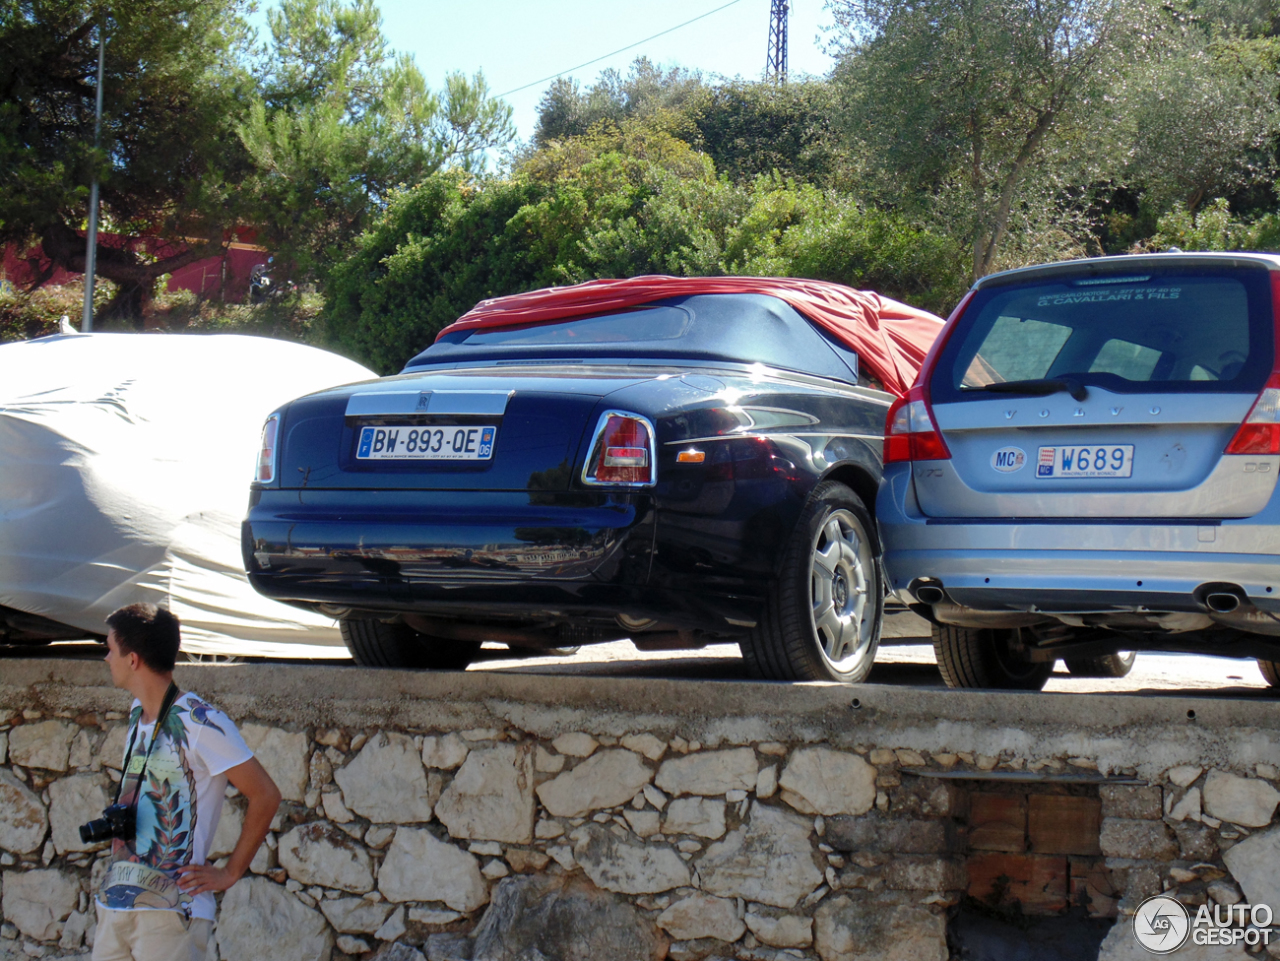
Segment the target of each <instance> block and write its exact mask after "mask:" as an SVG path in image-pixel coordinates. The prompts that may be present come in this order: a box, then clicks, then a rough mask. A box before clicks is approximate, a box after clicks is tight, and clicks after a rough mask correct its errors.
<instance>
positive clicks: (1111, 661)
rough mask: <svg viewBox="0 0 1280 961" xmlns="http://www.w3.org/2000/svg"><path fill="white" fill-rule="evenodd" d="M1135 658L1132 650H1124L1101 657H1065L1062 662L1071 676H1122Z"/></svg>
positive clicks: (1129, 669)
mask: <svg viewBox="0 0 1280 961" xmlns="http://www.w3.org/2000/svg"><path fill="white" fill-rule="evenodd" d="M1137 659H1138V655H1137V654H1135V653H1134V652H1133V651H1124V652H1122V653H1116V654H1106V655H1103V656H1102V657H1066V658H1063V660H1062V663H1064V664H1066V665H1067V670H1068V671H1070V672H1071V676H1072V677H1124V676H1126V675H1127V674H1128V673H1129V672H1130V671H1132V670H1133V662H1134V661H1136V660H1137Z"/></svg>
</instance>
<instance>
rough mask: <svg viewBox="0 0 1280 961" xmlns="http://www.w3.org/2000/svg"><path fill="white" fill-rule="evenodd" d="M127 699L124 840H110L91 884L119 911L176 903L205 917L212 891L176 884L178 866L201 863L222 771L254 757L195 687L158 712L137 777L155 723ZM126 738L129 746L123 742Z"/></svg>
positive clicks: (218, 807)
mask: <svg viewBox="0 0 1280 961" xmlns="http://www.w3.org/2000/svg"><path fill="white" fill-rule="evenodd" d="M141 721H142V705H141V704H140V703H139V702H138V701H134V702H133V708H132V710H131V711H130V712H129V733H128V735H127V736H126V737H125V744H126V748H125V750H126V754H127V755H128V758H129V760H128V765H129V769H128V770H127V771H126V772H125V773H124V782H123V785H122V787H121V790H120V803H121V804H125V805H132V804H134V802H135V799H136V802H137V808H136V810H137V830H136V832H135V835H134V838H133V840H131V841H124V840H122V839H120V838H116V839H115V840H114V841H112V842H111V843H112V848H111V854H112V858H113V861H112V864H111V868H110V869H109V870H108V871H107V874H106V876H105V877H104V878H103V881H102V887H101V888H100V889H99V891H98V903H99V904H101V905H102V906H103V907H107V908H115V909H117V910H125V911H139V910H161V911H165V910H167V911H183V912H185V913H186V914H187V915H188V916H189V917H192V918H205V919H207V920H210V921H212V920H213V916H214V911H215V908H216V904H215V902H214V899H213V894H212V893H210V892H207V891H206V892H205V893H203V894H197V895H195V896H194V897H193V896H192V895H190V894H187V893H186V892H184V891H182V890H181V889H180V888H179V887H178V876H179V875H178V869H179V868H181V867H183V866H185V865H188V864H204V863H205V857H206V855H208V853H209V844H210V842H211V841H212V840H213V834H214V832H215V831H216V830H217V828H218V818H219V817H220V816H221V814H222V801H223V798H224V797H225V796H226V791H227V775H226V772H227V771H229V770H230V769H231V768H233V767H235V766H236V765H238V764H243V763H244V762H245V761H247V760H249V759H250V758H251V757H253V752H252V751H250V750H249V748H248V747H247V746H246V745H245V743H244V739H243V738H241V737H240V732H239V731H237V730H236V727H235V725H234V724H232V723H231V720H230V719H229V718H228V717H227V716H226V715H225V714H223V713H222V712H221V711H219V710H217V709H216V708H213V707H210V706H209V705H208V704H206V703H205V702H204V701H202V700H200V698H199V697H197V696H196V695H194V694H183V695H182V696H181V697H179V698H178V699H177V700H176V701H174V703H173V707H172V708H170V709H169V713H168V715H167V716H166V717H165V721H164V725H163V727H162V728H161V730H160V733H159V734H158V735H156V742H155V745H154V746H153V747H151V757H150V759H149V760H147V761H146V775H145V780H144V781H143V783H141V784H139V777H140V776H141V775H142V768H143V761H144V759H146V758H147V748H148V747H149V746H151V739H152V736H153V735H155V723H154V722H152V723H151V724H142V723H141ZM130 743H132V744H133V752H132V754H128V747H127V745H128V744H130Z"/></svg>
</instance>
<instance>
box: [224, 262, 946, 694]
mask: <svg viewBox="0 0 1280 961" xmlns="http://www.w3.org/2000/svg"><path fill="white" fill-rule="evenodd" d="M941 325H942V321H941V320H939V319H938V318H936V317H934V316H933V315H931V314H925V313H923V312H921V311H917V310H914V309H912V308H909V307H905V306H904V305H902V304H897V303H895V302H893V301H890V300H887V299H885V298H881V297H879V296H877V295H875V294H871V293H866V292H861V291H854V290H851V289H849V288H847V287H841V286H838V285H835V284H823V283H816V282H812V281H793V280H792V281H789V280H779V279H767V278H704V279H682V278H662V277H644V278H633V279H632V280H624V281H595V282H592V283H590V284H584V285H579V286H577V287H568V288H553V289H551V290H548V291H535V292H533V293H531V294H520V295H515V296H513V297H507V298H498V299H495V300H491V301H485V302H482V303H481V304H480V305H478V306H477V308H476V309H475V310H473V311H472V312H471V313H469V314H467V315H466V316H465V317H464V318H462V319H461V320H460V321H459V322H457V323H455V324H454V325H452V326H450V327H448V328H446V329H445V330H444V331H443V332H442V333H441V335H440V337H439V338H438V339H437V340H436V342H435V343H434V344H433V345H431V346H430V347H429V348H427V349H426V350H425V351H423V352H422V353H421V354H419V355H418V356H417V357H414V358H413V359H412V360H410V361H409V363H408V365H407V366H406V367H405V368H404V370H403V372H402V373H400V374H399V375H396V376H392V377H384V378H382V379H379V380H375V381H367V382H364V383H358V384H352V385H348V386H346V387H342V388H338V389H333V390H326V391H322V392H320V393H316V394H310V395H308V396H306V397H301V398H299V399H297V400H294V401H292V402H291V403H289V404H287V405H285V406H284V407H282V408H280V409H279V410H278V411H276V412H275V413H274V414H272V415H271V418H270V420H269V421H268V422H267V425H266V428H265V430H264V434H263V443H262V451H261V456H260V461H259V465H258V475H257V478H256V480H255V481H254V483H253V488H252V495H251V501H250V509H249V515H248V517H247V519H246V520H245V523H244V532H243V550H244V561H245V565H246V568H247V570H248V574H249V579H250V581H251V583H252V584H253V586H254V587H255V588H256V589H257V590H258V591H260V592H261V593H263V594H265V595H267V596H269V597H273V598H277V599H279V600H281V601H285V602H288V603H291V604H295V605H298V606H300V607H305V608H309V609H313V610H318V611H321V612H324V613H327V614H329V615H330V616H333V617H336V618H338V619H339V621H340V622H341V627H342V634H343V637H344V639H345V640H346V642H347V645H348V647H349V648H350V649H351V653H352V655H353V656H354V657H355V659H356V661H357V662H358V663H361V664H366V665H383V666H399V667H436V668H448V667H453V668H458V667H462V666H465V665H466V664H467V663H468V662H469V661H470V660H471V659H472V658H473V657H474V656H475V654H476V652H477V650H478V649H479V647H480V644H481V643H482V642H484V641H497V642H502V643H506V644H508V645H511V646H513V647H522V648H562V647H566V646H573V645H580V644H587V643H593V642H600V641H611V640H617V639H620V638H630V639H631V640H632V641H633V643H635V645H636V646H637V647H638V648H641V649H644V650H649V649H659V648H681V647H689V648H694V647H700V646H703V645H705V644H707V643H709V642H722V641H736V642H737V643H738V644H739V645H740V647H741V649H742V652H743V655H744V656H745V658H746V661H747V664H748V665H749V667H750V669H751V671H752V673H753V674H754V675H756V676H759V677H766V678H777V679H816V680H835V681H846V682H852V681H859V680H862V679H863V678H864V677H865V676H866V674H867V672H868V671H869V670H870V668H871V664H872V661H873V660H874V658H875V652H876V645H877V643H878V641H879V634H880V626H881V619H882V614H883V606H884V587H883V581H882V576H881V568H880V545H879V542H878V540H877V537H876V529H875V520H874V518H873V516H872V514H871V508H873V506H874V503H875V496H876V487H877V484H878V483H879V480H880V472H881V448H882V442H883V432H884V421H885V414H886V412H887V410H888V408H889V405H890V404H891V403H892V402H893V400H894V399H895V397H896V396H897V395H900V394H902V393H905V391H906V388H907V387H908V386H909V385H910V382H911V380H912V379H913V378H914V376H915V372H916V371H917V370H918V368H919V365H920V362H921V361H922V359H923V357H924V354H925V352H926V351H927V350H928V348H929V346H930V344H931V343H932V341H933V339H934V337H935V336H936V334H937V332H938V330H939V329H940V328H941Z"/></svg>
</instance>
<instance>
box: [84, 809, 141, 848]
mask: <svg viewBox="0 0 1280 961" xmlns="http://www.w3.org/2000/svg"><path fill="white" fill-rule="evenodd" d="M135 820H136V817H135V815H134V811H133V808H132V807H131V806H130V805H128V804H113V805H111V806H110V807H109V808H107V809H106V810H105V811H103V812H102V817H100V818H95V819H94V820H92V821H90V822H89V823H88V824H82V825H80V842H81V843H82V844H97V843H98V842H99V841H110V840H111V839H112V838H121V839H122V840H125V841H132V840H133V832H134V826H135V825H134V822H135Z"/></svg>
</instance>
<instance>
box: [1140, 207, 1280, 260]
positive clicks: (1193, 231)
mask: <svg viewBox="0 0 1280 961" xmlns="http://www.w3.org/2000/svg"><path fill="white" fill-rule="evenodd" d="M1146 246H1147V247H1148V248H1149V249H1152V250H1167V249H1169V248H1170V247H1177V248H1179V249H1180V250H1260V251H1271V252H1274V251H1277V250H1280V216H1278V215H1276V214H1266V215H1264V216H1262V217H1260V218H1258V219H1257V220H1253V221H1247V220H1238V219H1236V218H1235V217H1234V216H1233V215H1232V213H1231V208H1230V207H1229V206H1228V205H1227V202H1226V201H1225V200H1223V199H1222V198H1218V199H1217V200H1214V201H1211V202H1210V203H1207V204H1205V205H1203V206H1202V207H1200V209H1199V210H1197V211H1195V212H1194V213H1192V212H1191V211H1189V210H1187V208H1186V206H1185V205H1183V204H1181V203H1179V204H1175V205H1174V207H1173V209H1172V210H1170V211H1169V212H1168V213H1167V214H1165V215H1164V216H1163V217H1161V218H1160V219H1159V221H1157V223H1156V233H1155V235H1154V236H1153V237H1152V238H1151V239H1150V241H1148V242H1147V245H1146Z"/></svg>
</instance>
